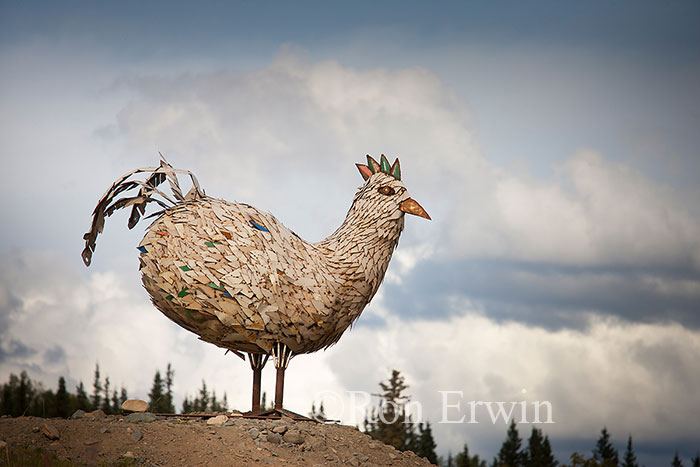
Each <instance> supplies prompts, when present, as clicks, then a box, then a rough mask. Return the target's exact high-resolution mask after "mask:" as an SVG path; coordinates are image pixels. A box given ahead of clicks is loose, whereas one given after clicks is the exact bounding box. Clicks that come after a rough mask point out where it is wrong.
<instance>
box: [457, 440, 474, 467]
mask: <svg viewBox="0 0 700 467" xmlns="http://www.w3.org/2000/svg"><path fill="white" fill-rule="evenodd" d="M470 464H471V458H470V457H469V446H467V443H464V447H463V448H462V452H460V453H459V454H457V457H455V467H471V465H470Z"/></svg>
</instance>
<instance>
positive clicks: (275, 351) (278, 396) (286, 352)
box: [272, 342, 292, 410]
mask: <svg viewBox="0 0 700 467" xmlns="http://www.w3.org/2000/svg"><path fill="white" fill-rule="evenodd" d="M272 357H273V358H274V359H275V368H277V380H276V384H275V409H276V410H282V400H283V399H284V371H285V370H286V369H287V365H289V360H290V359H291V358H292V351H291V350H290V349H289V347H287V346H286V345H285V344H283V343H281V342H276V343H275V345H274V346H273V347H272Z"/></svg>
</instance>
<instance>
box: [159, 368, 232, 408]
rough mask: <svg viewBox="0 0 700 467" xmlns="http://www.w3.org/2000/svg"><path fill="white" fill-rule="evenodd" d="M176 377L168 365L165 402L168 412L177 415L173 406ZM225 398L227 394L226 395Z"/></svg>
mask: <svg viewBox="0 0 700 467" xmlns="http://www.w3.org/2000/svg"><path fill="white" fill-rule="evenodd" d="M174 376H175V370H173V367H172V365H170V363H168V368H167V369H166V370H165V401H166V405H167V410H166V412H168V413H175V406H174V405H173V378H174ZM224 396H225V394H224Z"/></svg>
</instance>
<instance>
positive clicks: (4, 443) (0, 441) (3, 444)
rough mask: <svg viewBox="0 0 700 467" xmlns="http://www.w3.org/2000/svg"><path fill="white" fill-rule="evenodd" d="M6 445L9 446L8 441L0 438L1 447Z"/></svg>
mask: <svg viewBox="0 0 700 467" xmlns="http://www.w3.org/2000/svg"><path fill="white" fill-rule="evenodd" d="M5 446H7V442H6V441H3V440H1V439H0V449H2V448H4V447H5Z"/></svg>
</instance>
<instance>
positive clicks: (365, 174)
mask: <svg viewBox="0 0 700 467" xmlns="http://www.w3.org/2000/svg"><path fill="white" fill-rule="evenodd" d="M355 165H356V166H357V169H358V170H359V171H360V175H362V178H363V179H364V180H367V179H368V178H369V177H371V176H372V175H373V174H376V173H377V172H383V173H385V174H387V175H391V176H392V177H394V178H395V179H396V180H401V164H400V163H399V159H398V158H396V160H394V163H393V164H391V166H389V160H388V159H387V158H386V156H385V155H384V154H382V157H381V163H380V162H377V161H376V160H375V159H374V158H373V157H372V156H370V155H369V154H367V165H364V164H355Z"/></svg>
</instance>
